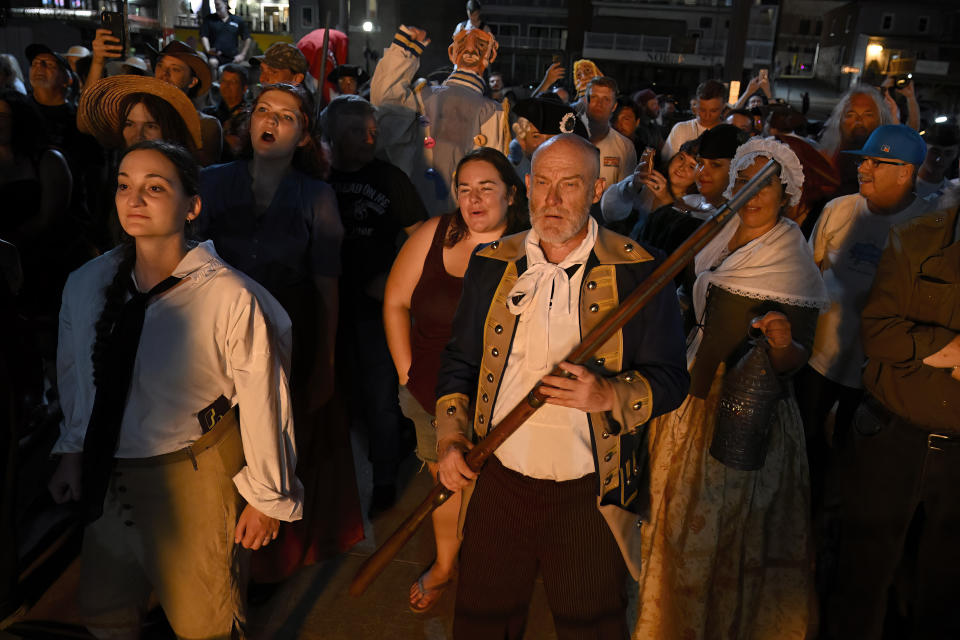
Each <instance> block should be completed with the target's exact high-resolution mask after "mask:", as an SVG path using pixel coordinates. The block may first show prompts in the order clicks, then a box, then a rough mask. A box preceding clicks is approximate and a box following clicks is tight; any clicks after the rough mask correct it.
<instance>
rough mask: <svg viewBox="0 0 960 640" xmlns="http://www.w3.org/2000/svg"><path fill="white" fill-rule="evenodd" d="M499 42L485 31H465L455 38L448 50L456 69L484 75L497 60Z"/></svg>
mask: <svg viewBox="0 0 960 640" xmlns="http://www.w3.org/2000/svg"><path fill="white" fill-rule="evenodd" d="M497 46H498V45H497V40H496V39H495V38H494V37H493V35H492V34H490V33H487V32H486V31H484V30H483V29H464V30H463V31H459V32H458V33H457V34H456V35H455V36H453V42H452V43H451V44H450V47H449V48H448V49H447V55H448V56H449V57H450V62H452V63H453V65H454V67H455V68H456V69H460V70H462V71H472V72H474V73H476V74H478V75H482V74H483V72H484V70H485V69H486V68H487V67H488V66H490V64H491V63H492V62H493V61H494V60H496V58H497Z"/></svg>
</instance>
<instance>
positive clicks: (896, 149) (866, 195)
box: [794, 124, 931, 505]
mask: <svg viewBox="0 0 960 640" xmlns="http://www.w3.org/2000/svg"><path fill="white" fill-rule="evenodd" d="M843 153H849V154H852V155H855V156H858V158H857V179H858V182H859V184H860V192H859V193H855V194H850V195H846V196H841V197H839V198H835V199H833V200H831V201H830V202H829V203H827V205H826V206H825V207H824V209H823V213H822V214H821V215H820V218H819V219H818V220H817V224H816V226H814V229H813V232H812V233H811V235H810V247H811V248H812V249H813V254H814V256H813V257H814V260H815V261H816V262H817V264H818V265H819V266H820V270H821V272H822V274H823V280H824V282H825V283H826V285H827V291H828V292H829V295H830V307H829V308H827V309H825V310H824V311H822V312H821V314H820V318H819V320H818V322H817V333H816V338H815V340H814V346H813V353H812V355H811V356H810V360H809V362H808V363H807V366H806V367H805V368H804V370H803V371H801V373H800V374H799V375H798V376H796V377H795V378H794V383H795V385H796V387H797V399H798V401H799V404H800V407H801V414H802V416H803V419H804V427H805V429H806V432H807V450H808V458H809V460H810V473H811V489H812V492H813V493H812V498H813V504H814V505H819V504H820V497H821V495H820V492H821V491H822V488H823V480H824V472H825V467H826V465H827V460H828V458H829V457H828V455H827V451H828V445H827V437H826V435H825V433H826V431H825V423H826V419H827V415H828V414H829V413H830V410H831V409H832V408H833V406H834V404H835V403H838V402H839V405H838V406H837V413H836V420H835V426H834V431H833V441H832V443H833V447H834V448H835V449H836V448H838V447H842V446H843V442H844V439H845V437H846V435H847V433H848V431H849V426H850V424H851V422H852V419H853V413H854V411H855V410H856V408H857V405H859V403H860V398H861V396H862V395H863V384H862V382H861V370H862V368H863V363H864V360H865V357H864V354H863V348H862V346H861V342H860V312H861V310H862V309H863V306H864V305H865V304H866V301H867V295H868V294H869V292H870V287H871V285H872V284H873V278H874V275H875V274H876V271H877V265H878V264H879V262H880V255H881V254H882V253H883V248H884V246H885V245H886V242H887V235H888V234H889V232H890V228H891V227H892V226H894V225H897V224H901V223H903V222H906V221H907V220H910V219H912V218H915V217H917V216H920V215H922V214H924V213H926V212H927V211H928V210H929V209H930V207H931V205H930V203H929V202H928V201H926V200H923V199H922V198H918V197H917V196H916V193H915V184H916V176H917V170H918V169H919V168H920V165H921V164H923V160H924V157H925V156H926V143H924V141H923V139H922V138H921V137H920V135H919V134H918V133H917V132H916V131H914V130H913V129H911V128H910V127H907V126H904V125H899V124H897V125H882V126H879V127H877V128H876V129H874V131H873V133H871V134H870V137H869V138H867V141H866V143H865V144H863V147H862V148H861V149H856V150H852V151H844V152H843Z"/></svg>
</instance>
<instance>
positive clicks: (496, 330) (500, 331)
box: [493, 324, 503, 334]
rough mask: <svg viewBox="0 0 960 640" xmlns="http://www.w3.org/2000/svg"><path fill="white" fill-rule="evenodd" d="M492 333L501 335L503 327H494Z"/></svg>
mask: <svg viewBox="0 0 960 640" xmlns="http://www.w3.org/2000/svg"><path fill="white" fill-rule="evenodd" d="M493 332H494V333H496V334H500V333H503V326H502V325H499V324H498V325H497V326H495V327H494V328H493Z"/></svg>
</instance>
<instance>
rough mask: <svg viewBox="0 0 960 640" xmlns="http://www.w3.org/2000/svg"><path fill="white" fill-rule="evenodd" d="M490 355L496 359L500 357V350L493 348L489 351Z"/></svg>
mask: <svg viewBox="0 0 960 640" xmlns="http://www.w3.org/2000/svg"><path fill="white" fill-rule="evenodd" d="M490 355H492V356H493V357H494V358H496V357H497V356H499V355H500V349H497V348H496V347H494V348H493V349H490Z"/></svg>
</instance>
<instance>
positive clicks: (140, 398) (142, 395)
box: [53, 240, 303, 521]
mask: <svg viewBox="0 0 960 640" xmlns="http://www.w3.org/2000/svg"><path fill="white" fill-rule="evenodd" d="M120 259H121V252H120V251H119V250H113V251H110V252H108V253H107V254H105V255H103V256H101V257H99V258H96V259H94V260H91V261H90V262H88V263H87V264H85V265H84V266H82V267H80V268H79V269H77V270H76V271H74V272H73V273H72V274H70V278H69V279H68V280H67V284H66V287H65V289H64V292H63V304H62V306H61V308H60V331H59V344H58V349H57V380H58V384H59V388H60V402H61V406H62V408H63V415H64V419H63V423H62V425H61V428H60V438H59V439H58V440H57V443H56V445H54V448H53V453H73V452H80V451H83V440H84V437H85V436H86V431H87V423H88V422H89V420H90V413H91V411H92V410H93V401H94V397H95V395H96V388H95V387H94V383H93V363H92V360H91V353H92V350H93V343H94V339H95V337H96V331H95V325H96V322H97V319H98V318H99V316H100V312H101V310H102V309H103V304H104V298H103V294H104V289H105V288H106V286H107V285H108V284H109V283H110V281H111V280H112V279H113V276H114V274H115V273H116V269H117V264H118V263H119V262H120ZM173 275H175V276H178V277H182V278H183V281H182V282H181V283H180V284H178V285H177V286H176V287H174V288H172V289H170V290H169V291H167V292H165V293H164V294H162V295H160V296H158V297H156V298H154V299H153V300H151V302H150V304H149V305H148V306H147V310H146V315H145V318H144V323H143V333H142V334H141V338H140V346H139V348H138V350H137V359H136V363H135V365H134V371H133V378H132V381H131V385H130V395H129V399H128V400H127V406H126V408H125V410H124V414H123V422H122V424H121V428H120V438H119V442H118V447H117V457H118V458H145V457H151V456H157V455H162V454H165V453H170V452H173V451H176V450H179V449H183V448H184V447H186V446H188V445H189V444H191V443H192V442H194V441H195V440H197V439H198V438H199V437H200V436H201V435H202V430H201V427H200V422H199V420H198V419H197V414H198V412H199V411H201V410H202V409H204V408H205V407H207V406H208V405H210V404H211V403H213V402H214V401H215V400H216V399H217V398H218V397H219V396H220V395H223V396H224V397H225V398H227V400H228V401H229V402H230V405H231V406H233V405H239V406H240V432H241V437H242V440H243V452H244V456H245V458H246V466H244V467H243V468H242V469H241V470H240V471H239V472H238V473H237V475H236V476H234V478H233V481H234V484H236V486H237V489H238V491H239V492H240V495H242V496H243V498H244V499H245V500H246V501H247V502H248V503H250V504H252V505H253V506H254V507H255V508H256V509H257V510H259V511H261V512H262V513H264V514H266V515H268V516H271V517H273V518H278V519H280V520H286V521H292V520H297V519H299V518H300V517H301V514H302V509H303V485H302V484H301V483H300V481H299V480H298V479H297V477H296V476H295V475H294V469H295V467H296V460H297V458H296V449H295V446H294V436H293V417H292V413H291V406H290V392H289V388H288V384H287V372H288V371H289V362H290V347H291V333H290V318H289V317H288V316H287V314H286V312H285V311H284V310H283V308H282V307H281V306H280V304H279V303H278V302H277V301H276V300H275V299H274V298H273V296H271V295H270V294H269V293H268V292H267V291H266V290H265V289H263V287H261V286H260V285H259V284H257V283H256V282H254V281H253V280H251V279H250V278H248V277H247V276H245V275H244V274H242V273H240V272H239V271H236V270H235V269H233V268H231V267H229V266H227V265H226V264H224V263H223V262H222V261H221V260H220V257H219V256H218V255H217V253H216V251H215V249H214V247H213V242H212V241H209V240H208V241H207V242H204V243H201V244H199V245H197V246H196V247H194V248H193V249H191V250H190V251H189V252H188V253H187V255H186V256H185V257H184V258H183V260H181V262H180V264H178V265H177V268H176V269H175V270H174V272H173Z"/></svg>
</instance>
